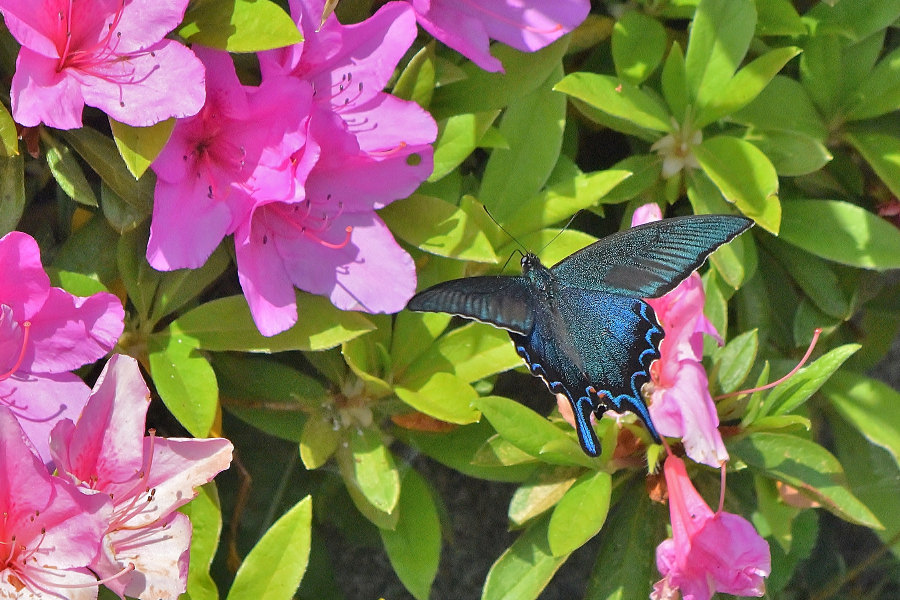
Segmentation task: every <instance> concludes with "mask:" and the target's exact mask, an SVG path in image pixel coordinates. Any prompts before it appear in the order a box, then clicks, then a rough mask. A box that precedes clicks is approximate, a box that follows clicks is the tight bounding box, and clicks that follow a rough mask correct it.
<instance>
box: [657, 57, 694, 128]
mask: <svg viewBox="0 0 900 600" xmlns="http://www.w3.org/2000/svg"><path fill="white" fill-rule="evenodd" d="M684 69H685V66H684V52H683V51H682V50H681V46H679V45H678V42H677V41H675V42H672V46H671V47H670V48H669V54H668V56H666V62H665V64H664V65H663V70H662V76H661V78H660V84H661V87H662V93H663V98H665V99H666V103H667V104H668V105H669V110H670V111H671V113H672V114H673V115H675V116H676V118H677V120H678V122H683V121H684V119H685V118H686V116H687V108H688V104H689V103H690V95H689V94H688V89H687V73H685V70H684Z"/></svg>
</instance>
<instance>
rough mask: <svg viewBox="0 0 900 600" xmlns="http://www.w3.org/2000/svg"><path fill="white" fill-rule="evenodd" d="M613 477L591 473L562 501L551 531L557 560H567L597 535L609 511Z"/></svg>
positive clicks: (556, 510)
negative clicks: (561, 558) (564, 557)
mask: <svg viewBox="0 0 900 600" xmlns="http://www.w3.org/2000/svg"><path fill="white" fill-rule="evenodd" d="M611 492H612V477H611V476H610V474H609V473H606V472H604V471H593V472H591V471H589V472H587V473H585V474H584V475H582V476H581V477H579V478H578V481H576V482H575V485H573V486H572V487H571V488H569V491H567V492H566V495H565V496H563V497H562V499H561V500H560V501H559V503H558V504H557V505H556V508H555V509H553V514H552V515H551V516H550V525H549V527H548V529H547V540H548V541H549V543H550V551H551V552H552V553H553V555H554V556H565V555H567V554H569V553H571V552H573V551H575V550H576V549H578V548H580V547H581V546H582V545H583V544H584V543H585V542H587V541H588V540H589V539H591V538H592V537H594V536H595V535H597V533H598V532H599V531H600V528H601V527H603V523H604V522H606V513H607V512H608V511H609V500H610V493H611Z"/></svg>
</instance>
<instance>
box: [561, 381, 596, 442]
mask: <svg viewBox="0 0 900 600" xmlns="http://www.w3.org/2000/svg"><path fill="white" fill-rule="evenodd" d="M566 397H567V398H568V399H569V404H571V405H572V414H573V415H574V416H575V431H577V432H578V442H579V443H580V444H581V449H582V450H584V453H585V454H587V455H588V456H599V454H600V441H599V440H598V439H597V434H596V433H594V428H593V427H592V426H591V413H592V412H594V403H593V401H591V399H590V398H588V397H585V396H582V397H581V398H578V399H577V400H573V399H572V397H571V396H569V394H568V393H566Z"/></svg>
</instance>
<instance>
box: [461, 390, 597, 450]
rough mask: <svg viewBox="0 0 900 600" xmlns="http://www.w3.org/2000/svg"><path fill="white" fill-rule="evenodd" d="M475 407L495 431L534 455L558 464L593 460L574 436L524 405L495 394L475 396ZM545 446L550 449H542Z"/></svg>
mask: <svg viewBox="0 0 900 600" xmlns="http://www.w3.org/2000/svg"><path fill="white" fill-rule="evenodd" d="M475 406H476V408H478V410H480V411H481V413H482V414H483V415H484V416H485V417H486V418H487V420H488V421H490V423H491V425H493V426H494V429H496V430H497V433H499V434H500V435H502V436H503V437H504V438H506V439H507V440H509V441H510V442H512V444H513V445H515V446H516V447H518V448H519V449H521V450H523V451H525V452H527V453H528V454H530V455H532V456H534V457H537V458H540V459H541V460H543V461H545V462H549V463H554V464H562V465H584V466H590V465H593V464H594V462H595V461H594V460H593V459H591V458H590V457H588V456H587V455H585V454H584V453H583V452H582V451H581V446H579V445H578V442H577V441H575V437H574V436H572V435H569V434H567V433H565V432H563V430H561V429H560V428H558V427H556V426H555V425H553V424H552V423H550V421H548V420H547V419H545V418H544V417H542V416H540V415H539V414H537V413H536V412H534V411H533V410H531V409H530V408H528V407H527V406H523V405H522V404H519V403H518V402H515V401H514V400H510V399H508V398H502V397H499V396H490V397H486V398H479V399H478V400H477V401H476V402H475ZM548 447H552V448H553V450H551V451H545V448H548Z"/></svg>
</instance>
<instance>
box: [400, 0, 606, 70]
mask: <svg viewBox="0 0 900 600" xmlns="http://www.w3.org/2000/svg"><path fill="white" fill-rule="evenodd" d="M408 1H409V3H410V4H411V5H412V7H413V9H414V10H415V11H416V18H417V19H418V21H419V24H420V25H421V26H422V27H423V28H424V29H425V30H426V31H428V33H430V34H431V35H433V36H434V37H436V38H437V39H439V40H440V41H442V42H444V43H445V44H447V45H448V46H450V47H451V48H453V49H454V50H456V51H457V52H459V53H460V54H462V55H463V56H465V57H466V58H468V59H469V60H471V61H472V62H474V63H475V64H476V65H478V66H479V67H481V68H482V69H484V70H485V71H502V70H503V65H501V64H500V61H499V60H497V59H496V58H494V57H493V56H491V53H490V41H491V40H492V39H494V40H499V41H501V42H503V43H504V44H506V45H508V46H512V47H513V48H516V49H518V50H521V51H523V52H534V51H535V50H539V49H541V48H543V47H544V46H546V45H548V44H549V43H551V42H553V41H554V40H556V39H558V38H560V37H561V36H563V35H565V34H567V33H568V32H570V31H572V30H573V29H575V27H577V26H578V25H579V24H581V22H582V21H584V19H585V17H587V14H588V12H589V11H590V9H591V3H590V2H589V0H408Z"/></svg>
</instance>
